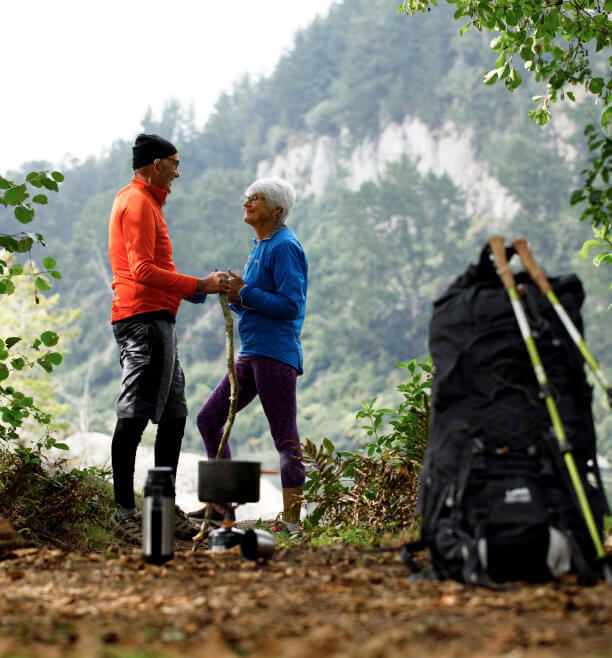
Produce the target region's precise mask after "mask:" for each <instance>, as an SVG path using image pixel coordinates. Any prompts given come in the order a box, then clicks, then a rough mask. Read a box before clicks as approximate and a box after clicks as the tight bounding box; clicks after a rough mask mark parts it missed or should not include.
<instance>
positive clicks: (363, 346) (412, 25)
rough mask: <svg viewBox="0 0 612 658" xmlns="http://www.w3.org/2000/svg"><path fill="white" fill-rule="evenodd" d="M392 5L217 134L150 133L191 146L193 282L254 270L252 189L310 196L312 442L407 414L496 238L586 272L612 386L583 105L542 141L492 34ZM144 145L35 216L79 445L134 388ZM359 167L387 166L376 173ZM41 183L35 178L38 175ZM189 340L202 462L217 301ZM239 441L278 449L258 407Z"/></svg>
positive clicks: (593, 329) (605, 423)
mask: <svg viewBox="0 0 612 658" xmlns="http://www.w3.org/2000/svg"><path fill="white" fill-rule="evenodd" d="M396 5H397V2H393V0H391V1H389V0H353V1H351V2H349V1H348V0H346V1H345V2H343V3H340V4H337V5H334V6H333V7H332V9H331V11H330V13H329V16H328V17H327V18H325V19H319V20H317V21H315V22H314V23H313V24H312V25H311V26H310V27H308V28H307V29H306V30H304V31H302V32H300V33H299V34H297V36H296V40H295V46H294V48H293V50H292V51H291V52H289V53H287V54H286V55H285V56H284V57H283V58H282V59H281V60H280V62H279V63H278V66H277V68H276V70H275V71H274V72H273V73H272V74H271V75H270V76H269V77H267V78H264V79H261V80H248V79H244V80H243V81H242V82H240V83H239V84H238V85H236V87H235V89H234V91H233V92H232V93H231V94H226V95H223V96H221V97H220V98H219V100H218V103H217V105H216V108H215V111H214V112H213V114H212V115H211V116H210V118H209V119H208V121H207V123H206V125H204V126H198V125H195V123H194V121H193V119H192V117H191V115H190V113H189V111H188V110H187V109H186V108H183V107H181V106H180V105H179V104H178V103H177V102H174V101H169V102H168V105H167V107H166V109H165V111H164V113H163V116H162V117H160V118H157V119H155V118H153V117H151V116H150V115H148V116H146V117H144V118H143V125H142V127H143V130H145V131H147V132H149V131H150V132H158V133H160V134H162V135H164V136H165V137H168V138H170V139H172V140H173V141H174V142H175V143H176V144H177V146H178V148H179V155H180V160H181V179H180V180H178V181H176V183H175V184H174V186H173V192H172V195H171V196H170V197H169V199H168V202H167V204H166V206H165V215H166V219H167V222H168V225H169V228H170V233H171V237H172V241H173V245H174V256H175V261H176V263H177V266H178V268H179V270H180V271H182V272H184V273H186V274H194V275H204V274H206V273H208V272H209V271H211V270H213V269H215V268H218V269H227V268H228V267H230V268H231V269H233V270H234V271H240V270H241V268H242V264H243V262H244V260H245V258H246V255H247V254H248V252H249V250H250V247H251V237H252V232H251V229H250V228H249V227H248V226H246V225H244V224H243V222H242V208H241V195H242V193H243V191H244V189H245V188H246V186H247V185H248V184H249V183H250V182H251V181H252V180H253V179H254V178H255V177H256V176H257V175H261V174H262V173H266V174H267V173H271V174H277V175H283V176H286V177H287V178H289V180H291V181H292V182H294V183H295V184H296V187H297V190H298V201H297V204H296V208H295V210H294V212H293V214H292V215H291V217H290V218H289V225H290V226H291V227H292V228H293V229H294V231H295V232H296V233H297V235H298V236H299V238H300V240H301V241H302V243H303V245H304V247H305V249H306V253H307V256H308V260H309V270H310V281H309V297H308V310H307V317H306V322H305V325H304V332H303V344H304V356H305V372H304V375H303V377H301V378H300V381H299V386H298V393H299V418H298V422H299V426H300V431H301V434H302V436H303V437H304V438H305V437H309V438H311V439H312V440H313V441H315V442H318V441H320V440H321V439H322V438H323V437H324V436H328V437H329V438H331V439H332V440H333V441H334V442H336V443H338V444H340V445H349V444H352V442H353V441H354V440H361V437H362V436H363V434H362V433H361V432H360V431H359V430H358V428H357V426H356V424H355V412H356V411H357V410H358V408H359V407H360V401H361V400H363V399H368V400H369V399H371V398H372V397H374V396H379V401H381V402H384V403H385V404H387V403H389V404H391V403H393V401H394V400H395V399H396V398H395V396H396V392H395V387H396V386H397V384H399V383H401V381H402V371H401V370H399V369H398V368H396V367H395V366H394V362H396V361H404V362H405V361H409V360H410V359H412V358H415V357H416V358H423V357H424V356H425V355H426V354H427V326H428V321H429V316H430V311H431V303H432V301H433V300H434V299H435V297H436V296H437V295H438V294H440V293H441V292H442V290H443V289H444V288H445V287H446V286H447V285H449V284H450V282H451V281H452V280H453V279H454V277H456V276H457V275H458V274H459V273H461V272H462V271H463V270H464V269H465V268H466V267H467V265H468V264H469V263H470V262H473V261H475V260H477V258H478V255H479V251H480V249H481V247H482V245H483V242H484V241H485V239H486V237H487V235H489V234H490V233H491V232H493V231H495V232H501V233H503V234H504V235H505V236H507V237H508V238H509V239H513V238H514V237H516V236H518V235H521V234H522V235H525V236H526V237H528V239H529V240H530V242H531V245H532V249H533V251H534V254H535V255H536V257H538V259H539V260H540V262H541V264H542V265H543V266H544V267H545V269H547V271H548V272H549V273H550V274H558V273H561V272H568V271H572V270H574V271H577V272H578V273H579V275H580V276H581V278H582V280H583V283H584V285H585V288H586V291H587V303H586V307H585V320H586V324H587V340H588V342H589V344H590V345H591V348H592V350H593V351H594V352H595V353H596V355H597V356H598V357H599V359H600V361H601V363H602V365H603V366H604V367H605V368H606V369H607V370H608V371H612V357H611V354H612V349H611V347H612V337H611V332H610V331H609V329H608V324H609V316H607V315H606V313H605V309H606V306H607V304H608V303H609V302H608V298H607V292H606V289H607V282H608V281H609V275H608V274H607V273H604V272H600V271H598V270H597V269H595V268H594V267H593V266H592V265H590V264H589V263H581V262H579V261H578V251H579V249H580V246H581V244H582V242H583V241H584V240H586V239H587V238H589V237H590V229H589V227H588V226H584V225H581V224H580V222H579V221H578V217H579V210H577V209H576V208H570V207H569V203H568V198H569V193H570V190H571V189H572V188H573V186H574V183H575V181H576V180H577V177H578V173H579V171H580V169H581V168H582V162H583V160H584V158H585V157H586V155H585V154H584V153H583V152H582V151H581V150H580V149H581V148H582V146H581V139H580V136H581V133H582V124H583V120H584V116H585V114H586V113H587V112H588V106H587V104H586V103H585V102H583V103H580V104H578V105H577V106H575V107H574V108H573V109H568V110H567V111H565V112H561V111H559V112H558V118H557V119H556V121H555V122H554V123H553V125H552V126H550V127H547V128H546V129H543V128H538V127H537V126H536V125H535V124H534V123H533V122H531V121H529V119H528V118H527V110H528V109H529V97H530V96H531V95H532V94H533V93H534V89H533V88H530V87H529V85H528V84H527V83H525V84H524V88H522V89H521V90H520V94H519V92H518V91H517V92H515V93H514V94H510V93H508V92H507V91H505V90H504V89H503V88H499V89H497V88H489V87H485V86H484V85H483V84H482V74H483V73H484V72H485V71H486V70H487V69H488V68H490V63H491V53H490V50H489V45H488V44H489V39H490V37H489V36H487V35H486V34H483V35H468V34H466V35H465V36H464V37H460V36H459V32H458V30H459V26H458V25H457V24H456V23H455V22H454V21H453V17H452V10H451V9H449V8H447V7H446V6H444V7H440V10H439V11H435V12H431V14H426V15H419V16H414V17H406V16H399V15H398V14H397V11H396ZM191 65H194V70H198V71H200V76H201V77H200V79H196V78H194V84H196V85H198V84H202V85H205V84H206V67H207V66H210V65H214V64H211V63H210V62H202V63H201V66H200V65H197V63H193V62H192V63H191ZM390 126H391V127H394V126H395V129H396V130H397V131H399V132H401V131H402V130H403V131H404V133H402V134H406V135H407V137H406V140H407V142H406V143H407V144H408V143H411V144H413V145H414V144H416V142H417V141H418V140H417V136H420V137H419V139H421V138H422V139H421V142H419V144H421V143H422V144H425V146H418V145H417V146H414V148H413V149H412V150H410V149H408V150H407V151H406V150H404V151H403V152H402V151H401V149H396V150H395V151H394V150H393V146H394V143H393V140H391V141H392V143H391V144H389V143H387V142H388V141H389V140H388V139H387V141H385V143H384V144H383V141H384V140H382V139H381V135H383V134H384V135H387V136H388V135H393V134H395V133H393V131H391V132H389V127H390ZM410 126H418V132H415V131H414V130H412V129H410ZM410 130H412V132H410ZM399 132H398V134H399ZM410 140H412V142H411V141H410ZM459 140H461V149H459V146H458V144H459ZM453 144H457V150H454V147H453ZM130 147H131V143H129V142H122V141H118V142H116V143H115V144H113V146H112V147H111V148H110V149H109V151H108V153H107V154H106V155H105V156H104V157H101V158H97V159H94V158H91V159H89V160H87V161H85V162H74V163H72V164H71V165H70V166H69V167H68V168H67V169H66V170H65V171H64V173H65V175H66V182H65V184H64V185H63V188H62V191H61V194H60V195H58V198H57V199H53V202H52V203H50V204H49V206H48V207H46V208H44V211H41V212H40V228H39V229H38V230H40V231H41V232H43V233H44V234H45V236H46V238H47V242H48V251H49V253H51V254H53V255H54V256H55V257H56V259H57V261H58V269H60V270H61V272H62V275H63V279H62V280H61V281H60V282H59V284H58V286H57V289H56V291H57V292H59V293H60V295H61V297H60V300H61V301H60V306H61V307H62V308H65V309H68V308H71V309H81V317H80V319H79V320H78V321H77V325H78V327H79V336H78V337H77V338H75V339H73V340H72V341H71V342H70V343H69V345H68V350H69V353H68V354H67V357H66V360H65V364H64V365H63V366H62V368H60V370H58V372H57V375H56V376H57V379H58V393H57V397H58V399H60V400H61V401H62V402H67V403H69V405H70V412H69V413H68V414H67V418H68V420H70V421H71V422H72V423H73V427H72V430H73V431H74V430H85V431H99V432H110V431H111V430H112V427H113V424H114V407H113V405H114V398H115V396H116V394H117V392H118V386H119V380H120V370H119V364H118V357H117V350H116V347H115V344H114V341H113V337H112V332H111V328H110V324H109V317H110V302H111V298H112V296H111V290H110V270H109V266H108V257H107V227H108V215H109V211H110V207H111V204H112V200H113V197H114V195H115V193H116V191H117V190H118V189H119V188H120V187H122V186H123V185H125V184H126V183H127V182H128V181H129V180H130V177H131V167H130V165H131V148H130ZM417 147H418V148H417ZM411 148H412V147H411ZM364 153H366V154H369V153H371V154H372V158H374V157H375V158H377V161H376V166H375V167H374V166H373V168H372V171H371V172H370V171H369V170H366V169H364V166H365V165H364V163H366V164H367V162H368V157H359V154H362V156H363V154H364ZM317 154H318V155H317ZM44 167H45V163H25V164H24V166H23V170H24V171H30V170H32V169H39V168H44ZM470 172H474V174H473V176H471V174H470ZM460 174H461V175H460ZM497 200H504V203H503V204H502V203H500V204H496V201H497ZM178 327H179V331H180V334H181V357H182V360H183V365H184V368H185V372H186V377H187V382H188V398H189V404H190V418H189V421H188V426H187V440H186V444H185V446H186V447H188V448H190V449H200V439H199V435H198V434H197V430H196V429H195V420H194V419H195V414H196V412H197V410H198V409H199V406H200V405H201V404H202V403H203V402H204V401H205V400H206V398H207V396H208V394H209V393H210V391H211V390H212V388H213V387H214V386H215V385H216V383H217V381H218V379H219V378H220V377H221V376H222V375H223V373H224V370H225V354H224V350H225V345H224V325H223V318H222V314H221V310H220V307H219V305H218V303H217V301H216V299H215V298H214V297H211V298H209V300H208V301H207V303H206V304H205V305H204V306H192V305H189V304H184V305H183V306H182V307H181V310H180V313H179V320H178ZM595 406H596V414H597V418H598V431H599V440H600V452H602V453H603V454H607V455H609V456H610V457H612V422H611V421H610V418H609V417H607V416H606V415H605V407H604V404H603V400H601V399H599V398H598V399H597V401H596V405H595ZM232 441H233V443H234V445H235V446H237V450H236V451H235V452H236V453H237V454H245V452H246V451H250V450H259V451H267V450H269V448H270V445H271V442H270V441H269V437H268V429H267V423H266V421H265V417H264V415H263V413H261V411H260V409H259V406H258V405H257V404H254V405H252V408H249V409H247V410H245V411H244V412H243V413H242V414H241V416H240V417H239V419H238V421H237V423H236V425H235V427H234V430H233V432H232Z"/></svg>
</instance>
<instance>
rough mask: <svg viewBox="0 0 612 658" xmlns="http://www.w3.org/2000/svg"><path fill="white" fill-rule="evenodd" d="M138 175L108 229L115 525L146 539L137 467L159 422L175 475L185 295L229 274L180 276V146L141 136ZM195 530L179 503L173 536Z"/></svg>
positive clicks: (182, 403) (125, 534) (158, 445)
mask: <svg viewBox="0 0 612 658" xmlns="http://www.w3.org/2000/svg"><path fill="white" fill-rule="evenodd" d="M132 151H133V169H134V178H133V179H132V182H131V183H130V184H129V185H128V186H127V187H124V188H123V189H122V190H121V191H120V192H119V193H118V194H117V196H116V197H115V202H114V204H113V208H112V210H111V216H110V226H109V256H110V263H111V268H112V271H113V281H112V288H113V292H114V298H113V304H112V312H111V324H112V326H113V333H114V335H115V339H116V341H117V344H118V346H119V352H120V361H121V367H122V371H123V376H122V381H121V391H120V394H119V399H118V400H117V425H116V427H115V432H114V434H113V441H112V451H111V456H112V468H113V481H114V490H115V504H116V509H115V512H114V513H113V516H112V519H111V527H112V528H113V529H114V531H115V532H116V533H117V534H118V535H119V536H120V537H121V538H122V539H124V540H126V541H128V542H130V543H134V544H140V542H141V527H142V518H141V514H140V512H138V511H137V509H136V502H135V499H134V465H135V461H136V449H137V447H138V444H139V443H140V440H141V438H142V433H143V431H144V429H145V427H146V425H147V423H148V421H149V420H151V421H152V422H153V423H156V424H157V433H156V437H155V465H156V466H170V467H171V468H172V469H173V471H174V475H175V477H176V469H177V465H178V460H179V453H180V450H181V442H182V440H183V433H184V430H185V420H186V417H187V403H186V400H185V392H184V389H185V380H184V376H183V370H182V368H181V364H180V360H179V355H178V350H177V344H176V331H175V318H176V313H177V311H178V308H179V305H180V303H181V300H182V299H188V300H189V301H191V302H193V303H201V302H203V301H204V299H205V297H206V294H208V293H219V292H221V293H226V292H227V291H228V290H229V278H228V275H227V274H226V273H225V272H217V271H215V272H213V273H211V274H209V275H208V276H206V277H204V278H202V279H198V278H196V277H193V276H186V275H183V274H179V272H178V271H177V269H176V266H175V264H174V261H173V260H172V245H171V243H170V238H169V235H168V227H167V225H166V221H165V219H164V215H163V213H162V206H163V205H164V203H165V201H166V197H167V195H168V194H170V191H171V187H172V182H173V181H174V179H175V178H179V176H180V174H179V171H178V167H179V159H178V152H177V150H176V148H175V147H174V146H173V145H172V144H171V143H170V142H169V141H167V140H165V139H163V138H162V137H159V136H158V135H145V134H141V135H138V137H137V138H136V143H135V145H134V147H133V148H132ZM196 531H197V528H196V529H194V526H193V525H191V523H190V522H189V520H188V519H187V517H186V515H185V513H184V512H183V511H182V510H181V509H180V508H179V507H175V536H176V537H178V538H180V539H191V537H192V536H193V535H194V534H195V532H196Z"/></svg>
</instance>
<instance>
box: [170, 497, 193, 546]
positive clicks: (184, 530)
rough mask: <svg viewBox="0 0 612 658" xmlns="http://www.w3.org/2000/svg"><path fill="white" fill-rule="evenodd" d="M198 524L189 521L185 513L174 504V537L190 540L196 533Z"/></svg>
mask: <svg viewBox="0 0 612 658" xmlns="http://www.w3.org/2000/svg"><path fill="white" fill-rule="evenodd" d="M198 530H199V528H198V526H196V525H195V524H194V523H192V522H191V520H190V519H189V518H188V516H187V514H185V512H183V510H182V509H181V508H180V507H179V506H178V505H175V506H174V536H175V537H176V539H184V540H186V541H191V540H192V539H193V538H194V536H195V535H197V534H198Z"/></svg>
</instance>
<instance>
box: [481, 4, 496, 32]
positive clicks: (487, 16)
mask: <svg viewBox="0 0 612 658" xmlns="http://www.w3.org/2000/svg"><path fill="white" fill-rule="evenodd" d="M478 13H479V14H480V22H481V23H482V24H483V25H484V26H485V27H486V28H488V29H493V28H494V27H495V23H496V21H497V18H496V16H495V12H494V11H493V10H492V9H491V7H488V6H487V5H485V4H483V3H482V2H481V3H480V5H479V12H478Z"/></svg>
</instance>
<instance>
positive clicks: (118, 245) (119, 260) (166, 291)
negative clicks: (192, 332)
mask: <svg viewBox="0 0 612 658" xmlns="http://www.w3.org/2000/svg"><path fill="white" fill-rule="evenodd" d="M166 196H167V192H166V191H165V190H162V189H160V188H158V187H154V186H153V185H148V184H147V183H145V182H144V181H141V180H138V179H136V178H134V179H132V182H131V183H130V184H129V185H128V186H127V187H124V188H123V189H122V190H121V191H120V192H119V193H118V194H117V196H116V197H115V202H114V203H113V208H112V210H111V216H110V225H109V230H108V253H109V256H110V263H111V269H112V271H113V282H112V288H113V291H114V298H113V306H112V311H111V322H116V321H117V320H122V319H124V318H129V317H130V316H132V315H137V314H138V313H148V312H150V311H161V310H165V311H170V312H171V313H172V314H173V315H176V313H177V311H178V308H179V305H180V303H181V299H182V298H184V297H189V296H190V295H193V294H194V293H195V291H196V285H197V281H198V280H197V278H196V277H193V276H185V275H184V274H179V273H178V270H177V269H176V266H175V264H174V261H173V260H172V244H171V243H170V237H169V236H168V227H167V225H166V220H165V219H164V215H163V213H162V206H163V204H164V202H165V201H166Z"/></svg>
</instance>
